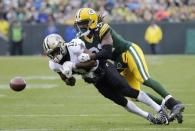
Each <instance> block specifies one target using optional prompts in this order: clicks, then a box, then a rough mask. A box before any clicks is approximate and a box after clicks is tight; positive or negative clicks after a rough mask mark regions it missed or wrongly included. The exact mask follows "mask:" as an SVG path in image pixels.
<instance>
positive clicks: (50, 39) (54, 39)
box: [43, 34, 67, 63]
mask: <svg viewBox="0 0 195 131" xmlns="http://www.w3.org/2000/svg"><path fill="white" fill-rule="evenodd" d="M43 49H44V53H45V54H46V55H47V56H48V57H49V58H51V59H52V60H53V61H54V62H56V63H59V62H60V60H62V58H63V56H65V55H66V53H67V48H66V43H65V41H64V39H63V38H62V37H61V36H60V35H58V34H50V35H48V36H46V37H45V39H44V41H43Z"/></svg>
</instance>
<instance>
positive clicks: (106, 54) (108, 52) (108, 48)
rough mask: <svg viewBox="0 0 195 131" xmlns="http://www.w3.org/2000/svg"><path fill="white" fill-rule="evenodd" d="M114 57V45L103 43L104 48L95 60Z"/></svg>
mask: <svg viewBox="0 0 195 131" xmlns="http://www.w3.org/2000/svg"><path fill="white" fill-rule="evenodd" d="M111 57H112V45H103V46H102V50H100V51H99V52H98V53H96V55H95V58H94V59H95V60H103V59H105V60H106V59H111Z"/></svg>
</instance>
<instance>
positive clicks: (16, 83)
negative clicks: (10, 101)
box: [9, 76, 26, 91]
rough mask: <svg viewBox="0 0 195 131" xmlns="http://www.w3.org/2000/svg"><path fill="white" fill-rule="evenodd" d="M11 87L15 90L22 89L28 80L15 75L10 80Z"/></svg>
mask: <svg viewBox="0 0 195 131" xmlns="http://www.w3.org/2000/svg"><path fill="white" fill-rule="evenodd" d="M9 85H10V88H11V89H13V90H14V91H22V90H23V89H24V88H25V87H26V81H25V80H24V79H23V78H22V77H19V76H17V77H14V78H12V79H11V80H10V84H9Z"/></svg>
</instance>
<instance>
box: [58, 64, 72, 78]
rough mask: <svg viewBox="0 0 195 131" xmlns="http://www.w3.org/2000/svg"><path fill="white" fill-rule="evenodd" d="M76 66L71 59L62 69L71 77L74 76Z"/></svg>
mask: <svg viewBox="0 0 195 131" xmlns="http://www.w3.org/2000/svg"><path fill="white" fill-rule="evenodd" d="M74 68H75V63H73V62H71V61H66V62H65V63H64V64H63V65H62V68H61V69H60V70H61V72H62V73H63V74H64V75H65V76H66V77H67V78H71V77H72V70H73V69H74Z"/></svg>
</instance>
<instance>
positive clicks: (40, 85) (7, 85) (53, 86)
mask: <svg viewBox="0 0 195 131" xmlns="http://www.w3.org/2000/svg"><path fill="white" fill-rule="evenodd" d="M57 86H58V85H57V84H46V83H43V84H28V85H27V86H26V88H55V87H57ZM0 89H9V84H0Z"/></svg>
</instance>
